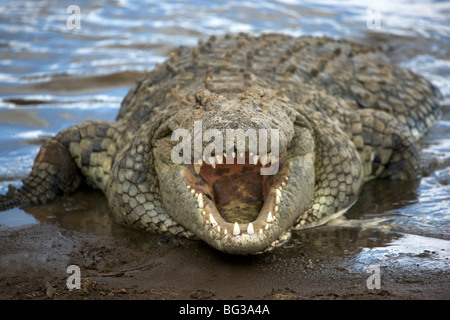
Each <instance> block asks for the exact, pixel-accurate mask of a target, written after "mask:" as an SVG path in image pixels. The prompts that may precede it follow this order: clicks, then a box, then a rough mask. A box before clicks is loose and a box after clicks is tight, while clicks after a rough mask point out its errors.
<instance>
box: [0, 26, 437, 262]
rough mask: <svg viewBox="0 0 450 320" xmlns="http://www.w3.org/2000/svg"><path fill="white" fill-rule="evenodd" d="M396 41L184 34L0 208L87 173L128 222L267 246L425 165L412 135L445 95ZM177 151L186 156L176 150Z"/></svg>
mask: <svg viewBox="0 0 450 320" xmlns="http://www.w3.org/2000/svg"><path fill="white" fill-rule="evenodd" d="M388 53H389V52H386V50H384V49H383V48H381V47H377V46H371V45H365V44H358V43H355V42H352V41H348V40H345V39H332V38H329V37H312V36H301V37H293V36H289V35H283V34H262V35H258V36H252V35H248V34H236V35H230V34H228V35H225V36H222V37H216V36H211V37H209V39H207V40H204V41H202V40H199V43H198V45H197V46H196V47H186V46H180V47H178V48H176V49H174V50H173V51H172V52H171V53H170V55H169V57H168V59H167V60H166V61H165V62H164V63H161V64H157V65H156V66H155V68H154V69H153V70H152V71H150V72H149V73H148V74H147V75H146V76H145V77H144V78H143V79H141V80H140V81H138V82H137V83H136V85H135V87H134V88H132V89H131V90H130V91H129V93H128V94H127V95H126V96H125V97H124V99H123V101H122V104H121V107H120V110H119V111H118V115H117V118H116V121H114V122H107V121H87V122H84V123H81V124H78V125H75V126H72V127H69V128H67V129H65V130H63V131H61V132H59V133H57V134H56V135H55V136H53V137H51V138H49V139H48V140H46V141H45V142H44V143H43V144H42V146H41V148H40V150H39V152H38V154H37V156H36V158H35V161H34V164H33V167H32V169H31V172H30V173H29V175H28V176H27V177H26V178H25V179H24V180H23V181H22V185H21V186H20V187H17V188H15V187H14V186H9V189H8V191H7V193H6V194H4V195H0V209H1V210H6V209H8V208H11V207H16V206H19V207H27V206H34V205H39V204H44V203H48V202H51V201H54V200H55V199H58V198H61V197H63V196H65V195H67V194H69V193H71V192H73V191H74V190H76V189H77V188H78V187H79V186H80V184H81V183H84V182H85V183H87V184H88V185H90V186H92V187H94V188H97V189H100V190H101V191H102V192H103V193H104V194H105V196H106V198H107V201H108V204H109V206H110V208H111V212H112V214H113V216H114V217H115V219H116V220H117V221H118V222H120V223H123V224H125V225H128V226H131V227H134V228H137V229H143V230H148V231H152V232H157V233H161V234H170V235H176V236H184V237H188V238H193V239H200V240H203V241H204V242H206V243H207V244H209V245H210V246H212V247H213V248H216V249H218V250H220V251H222V252H226V253H230V254H240V255H248V254H256V253H261V252H268V251H270V250H272V249H273V248H276V247H278V246H280V245H283V244H284V243H286V242H287V241H289V239H290V236H291V232H292V231H293V230H300V229H303V228H309V227H314V226H318V225H322V224H325V223H327V222H328V221H330V219H334V218H336V217H338V216H340V215H342V214H343V213H345V212H346V210H348V208H350V207H351V206H352V204H354V203H355V202H356V201H357V199H358V195H359V194H360V192H361V190H362V188H363V186H364V184H365V183H366V182H367V181H369V180H372V179H376V178H380V179H418V178H420V161H419V154H418V147H417V142H418V140H419V139H420V138H421V137H422V136H423V135H424V134H425V133H426V132H427V131H428V130H429V129H430V128H431V127H432V126H433V123H434V122H435V121H436V120H438V119H439V116H440V114H441V107H440V99H441V98H442V95H441V94H440V92H439V90H438V89H437V88H436V87H435V86H433V85H432V84H431V83H430V82H429V81H427V80H426V79H425V78H424V77H422V76H420V75H418V74H416V73H414V72H412V71H409V70H407V69H405V68H402V67H400V66H398V65H395V64H393V63H391V62H390V61H389V57H388V55H389V54H388ZM199 124H200V125H201V126H198V125H199ZM239 129H241V130H242V131H239V132H241V133H242V132H256V133H257V141H256V142H259V146H258V148H259V153H257V152H254V151H255V150H254V149H251V143H250V142H251V141H250V137H249V136H248V137H245V136H244V139H243V141H244V142H243V144H242V139H240V137H238V136H237V135H236V136H234V137H233V139H227V141H232V142H233V144H231V145H230V144H227V143H225V142H224V140H223V139H222V140H221V139H220V136H222V137H226V136H227V133H229V132H237V131H236V130H239ZM208 130H209V131H208ZM230 130H234V131H230ZM250 130H253V131H250ZM263 130H266V131H264V132H265V134H262V132H263ZM180 132H181V133H186V134H187V135H188V136H190V137H194V138H193V140H195V139H197V140H195V141H196V143H197V145H195V143H192V139H188V138H189V137H186V135H185V136H180V135H179V133H180ZM208 132H214V135H212V136H211V135H210V137H209V139H208V137H207V135H206V133H208ZM267 132H271V133H275V132H276V133H277V134H276V135H275V134H274V135H271V136H270V137H268V136H267ZM196 135H197V138H195V136H196ZM198 137H200V138H198ZM238 138H239V139H238ZM263 138H265V139H263ZM184 140H186V141H184ZM238 140H239V141H241V144H240V145H239V148H238ZM180 141H181V142H180ZM252 141H253V140H252ZM182 142H183V143H184V142H186V144H182ZM234 142H236V143H235V144H234ZM189 143H191V144H189ZM181 145H182V146H183V148H180V146H181ZM211 145H213V146H214V148H212V147H211ZM207 148H209V153H207V152H206V149H207ZM174 150H176V151H175V152H174ZM252 150H253V152H252ZM199 151H200V153H199ZM256 151H257V150H256ZM181 154H182V155H183V159H188V160H189V161H187V162H181V163H179V161H178V162H177V161H175V160H174V155H176V156H179V157H181ZM268 168H276V170H272V173H269V174H262V170H263V169H268Z"/></svg>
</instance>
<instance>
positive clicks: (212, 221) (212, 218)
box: [209, 213, 217, 225]
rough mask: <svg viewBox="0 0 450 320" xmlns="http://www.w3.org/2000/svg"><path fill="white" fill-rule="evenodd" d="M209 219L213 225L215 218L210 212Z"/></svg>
mask: <svg viewBox="0 0 450 320" xmlns="http://www.w3.org/2000/svg"><path fill="white" fill-rule="evenodd" d="M209 221H211V224H213V225H216V224H217V222H216V219H214V217H213V216H212V214H211V213H210V214H209Z"/></svg>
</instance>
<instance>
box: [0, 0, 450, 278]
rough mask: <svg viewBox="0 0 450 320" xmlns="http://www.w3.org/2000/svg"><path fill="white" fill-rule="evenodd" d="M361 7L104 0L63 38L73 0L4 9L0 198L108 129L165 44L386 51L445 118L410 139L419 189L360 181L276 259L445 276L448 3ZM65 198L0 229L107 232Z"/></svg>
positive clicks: (86, 9)
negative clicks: (94, 127)
mask: <svg viewBox="0 0 450 320" xmlns="http://www.w3.org/2000/svg"><path fill="white" fill-rule="evenodd" d="M371 3H373V1H369V2H367V3H366V4H364V2H360V1H358V2H357V1H351V0H349V1H337V0H336V1H334V0H322V1H314V2H313V1H311V2H310V1H297V0H279V1H228V2H226V3H220V4H211V3H210V2H209V1H186V2H170V3H167V2H165V3H161V1H147V2H144V1H132V0H116V1H106V0H103V1H97V2H96V3H95V4H94V5H93V4H92V3H91V2H90V1H77V3H76V4H77V5H78V7H79V8H80V16H79V17H80V29H73V30H71V29H70V28H69V27H68V24H67V20H68V19H69V22H70V21H75V20H70V16H71V14H72V11H70V12H69V13H67V11H66V10H67V8H68V7H69V6H70V5H72V4H74V3H73V1H47V0H38V1H35V0H14V1H6V2H5V1H3V2H2V4H1V5H0V192H1V193H5V192H6V190H7V186H8V184H13V185H16V186H19V185H20V180H21V179H23V178H24V177H25V176H26V175H27V173H28V172H29V170H30V168H31V166H32V163H33V159H34V156H35V155H36V153H37V151H38V149H39V145H40V144H41V142H42V141H43V139H45V138H46V137H48V136H51V135H54V134H56V133H57V132H58V131H60V130H62V129H64V128H66V127H68V126H70V125H74V124H77V123H80V122H83V121H85V120H88V119H89V120H114V118H115V115H116V113H117V111H118V108H119V106H120V102H121V100H122V98H123V97H124V96H125V94H126V93H127V91H128V90H129V88H130V87H131V86H132V84H133V82H134V81H135V80H137V79H139V78H140V77H141V76H142V75H143V74H144V73H145V72H146V71H148V70H151V69H152V68H153V67H154V65H155V64H156V63H159V62H162V61H163V60H164V59H165V57H166V56H167V54H168V52H169V51H170V50H171V49H172V48H174V47H176V46H179V45H195V44H196V43H197V41H198V39H203V40H204V39H207V38H208V37H209V35H213V34H214V35H223V34H225V33H227V32H232V33H234V32H248V33H252V34H260V33H263V32H282V33H287V34H291V35H305V34H307V35H328V36H330V37H336V38H337V37H346V38H349V39H353V40H357V41H361V42H367V43H376V44H379V45H382V46H384V47H386V48H390V49H391V50H390V52H391V58H392V60H393V61H395V62H397V63H399V64H401V65H402V66H404V67H407V68H410V69H412V70H413V71H416V72H418V73H420V74H422V75H424V76H425V77H427V78H428V79H429V80H430V81H432V82H433V83H434V84H435V85H436V86H437V87H438V88H439V89H440V90H441V91H442V93H443V95H444V101H443V105H444V115H443V118H442V119H441V120H440V121H439V122H438V123H437V124H436V126H435V128H434V129H433V130H432V132H430V134H429V135H428V136H427V137H426V138H424V139H423V141H422V142H421V143H422V148H423V152H422V163H423V167H424V175H423V177H422V179H421V180H420V181H415V182H390V181H376V182H371V183H369V184H368V185H367V186H366V187H365V189H364V192H363V194H362V195H361V198H360V200H359V202H358V203H357V204H356V205H355V206H354V207H353V208H352V209H351V210H350V211H349V212H348V213H347V214H346V215H345V217H344V218H343V219H340V220H338V221H334V222H332V223H331V224H330V225H328V226H326V227H322V228H317V229H315V230H314V231H305V232H298V233H295V234H294V235H293V238H292V240H291V242H290V243H289V244H288V247H287V248H286V249H282V251H280V252H281V253H280V256H279V258H280V259H288V258H289V256H290V255H295V254H296V251H295V250H294V249H292V248H294V247H295V246H296V245H298V246H300V247H302V250H303V251H305V250H306V252H307V250H315V251H319V252H320V250H323V252H326V253H327V254H330V253H331V254H337V255H344V256H346V255H348V256H349V257H351V259H349V265H348V267H349V268H350V269H352V268H359V267H360V266H361V265H365V266H367V265H369V264H371V263H377V264H380V263H382V261H383V259H384V258H385V257H387V256H390V257H392V256H395V257H396V258H397V260H396V261H398V263H400V264H402V265H404V266H406V267H408V266H413V265H415V264H416V263H417V261H416V259H418V258H417V257H421V255H428V256H429V257H432V258H430V259H428V260H427V263H426V264H421V267H423V268H429V269H433V268H439V269H447V270H448V269H449V257H450V108H449V106H450V3H449V2H445V1H443V2H441V1H419V0H417V1H385V0H380V1H376V5H373V4H371ZM378 13H379V15H378V16H377V14H378ZM378 18H379V20H378ZM378 23H379V24H378ZM70 25H71V24H69V26H70ZM95 196H97V197H98V195H95ZM78 197H81V198H75V199H78V200H76V201H81V202H83V201H89V200H88V199H89V195H88V194H84V195H83V194H81V195H78ZM72 199H73V198H72ZM83 199H84V200H83ZM68 201H69V204H67V202H66V203H65V207H64V208H65V210H66V211H70V212H75V213H76V214H71V215H70V216H68V215H66V216H65V215H63V214H59V213H58V212H56V213H55V212H53V211H52V210H56V209H52V207H51V206H50V207H48V206H46V207H45V209H39V208H33V209H32V210H27V212H25V211H23V210H20V209H13V210H9V211H7V212H1V213H0V224H3V225H7V226H18V225H25V224H37V223H41V222H42V221H53V220H55V219H57V220H58V221H59V223H60V224H62V225H63V226H64V227H66V228H71V229H77V230H78V229H80V230H85V231H87V232H93V233H99V234H113V235H114V232H113V230H114V227H112V226H113V225H114V223H113V222H112V221H111V219H110V217H109V216H108V215H107V214H105V210H107V209H101V210H100V209H99V210H98V211H95V210H86V207H89V205H87V206H86V205H80V206H79V207H78V209H77V207H76V206H74V207H72V205H71V204H70V201H75V200H68ZM76 201H75V202H76ZM93 201H95V200H93ZM56 208H58V207H56ZM59 208H61V207H59ZM56 211H57V210H56ZM86 219H87V220H86ZM283 250H284V251H283ZM446 281H448V279H446Z"/></svg>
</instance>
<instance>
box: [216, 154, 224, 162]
mask: <svg viewBox="0 0 450 320" xmlns="http://www.w3.org/2000/svg"><path fill="white" fill-rule="evenodd" d="M216 162H217V163H218V164H222V163H223V157H222V156H221V155H217V156H216Z"/></svg>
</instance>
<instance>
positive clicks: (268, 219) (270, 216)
mask: <svg viewBox="0 0 450 320" xmlns="http://www.w3.org/2000/svg"><path fill="white" fill-rule="evenodd" d="M266 221H267V222H272V221H273V217H272V212H270V211H269V214H268V215H267V219H266Z"/></svg>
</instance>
